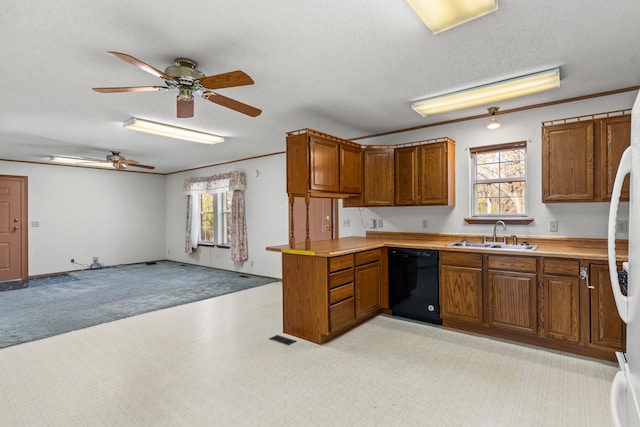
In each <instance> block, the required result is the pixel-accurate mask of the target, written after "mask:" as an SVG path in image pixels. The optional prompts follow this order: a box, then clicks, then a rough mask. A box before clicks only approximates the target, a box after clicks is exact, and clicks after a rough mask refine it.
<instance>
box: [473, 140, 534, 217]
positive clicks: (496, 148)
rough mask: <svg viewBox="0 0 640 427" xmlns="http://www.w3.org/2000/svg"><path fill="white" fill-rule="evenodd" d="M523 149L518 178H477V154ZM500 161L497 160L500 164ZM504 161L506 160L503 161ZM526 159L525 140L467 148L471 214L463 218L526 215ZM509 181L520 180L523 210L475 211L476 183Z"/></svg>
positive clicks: (527, 205)
mask: <svg viewBox="0 0 640 427" xmlns="http://www.w3.org/2000/svg"><path fill="white" fill-rule="evenodd" d="M519 149H524V158H523V160H524V172H523V176H522V177H518V178H514V179H511V178H500V177H498V178H496V179H491V180H482V181H479V180H477V155H478V154H484V153H495V152H503V151H511V150H519ZM500 163H502V162H500V161H499V162H498V164H500ZM505 163H506V162H505ZM528 163H529V162H528V161H527V141H516V142H509V143H502V144H492V145H487V146H481V147H471V148H469V166H470V167H469V169H470V172H469V184H470V185H469V203H470V205H469V211H470V214H471V217H470V218H465V220H467V222H474V221H476V222H477V221H481V220H482V219H483V218H486V219H488V220H491V221H495V220H497V219H502V218H505V219H516V220H521V219H524V218H528V217H527V211H528V207H529V201H528V196H527V176H528V174H527V169H528ZM510 182H522V183H523V186H524V189H523V192H522V198H523V210H524V211H523V212H522V213H517V214H509V213H503V212H498V213H493V214H492V213H477V212H476V208H477V204H476V201H477V194H476V185H479V184H498V183H510Z"/></svg>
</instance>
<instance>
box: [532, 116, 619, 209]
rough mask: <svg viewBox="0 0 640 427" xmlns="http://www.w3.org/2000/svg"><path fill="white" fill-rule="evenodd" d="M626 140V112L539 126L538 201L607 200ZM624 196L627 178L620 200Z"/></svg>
mask: <svg viewBox="0 0 640 427" xmlns="http://www.w3.org/2000/svg"><path fill="white" fill-rule="evenodd" d="M590 117H593V116H590ZM630 143H631V116H630V115H629V114H624V115H613V116H609V117H605V118H599V119H595V118H591V119H588V120H587V119H585V120H578V121H569V122H567V123H561V124H555V125H550V126H543V127H542V201H543V202H544V203H549V202H600V201H607V200H610V199H611V191H612V190H613V182H614V180H615V174H616V171H617V170H618V165H619V164H620V158H621V157H622V153H623V151H624V150H625V149H626V148H627V147H628V146H629V145H630ZM628 197H629V183H628V178H627V180H626V181H625V184H624V187H623V193H622V199H623V200H628Z"/></svg>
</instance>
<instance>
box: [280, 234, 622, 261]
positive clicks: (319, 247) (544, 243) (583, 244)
mask: <svg viewBox="0 0 640 427" xmlns="http://www.w3.org/2000/svg"><path fill="white" fill-rule="evenodd" d="M463 239H465V240H468V241H469V242H481V241H482V236H479V235H475V236H474V235H460V234H421V233H393V232H391V233H385V232H367V236H366V237H343V238H340V239H334V240H323V241H317V242H311V248H310V249H309V250H305V249H304V243H300V244H298V245H296V248H294V249H292V248H290V247H289V245H280V246H269V247H267V250H268V251H275V252H283V253H297V254H302V255H311V256H318V257H333V256H338V255H345V254H349V253H354V252H360V251H366V250H369V249H377V248H382V247H397V248H415V249H432V250H438V251H443V250H446V251H460V252H476V253H486V254H494V253H495V254H500V255H520V256H535V257H555V258H574V259H575V258H579V259H587V260H596V261H606V260H607V241H606V239H593V238H550V237H535V236H526V237H520V238H519V242H523V241H527V242H528V243H529V244H535V245H538V248H537V250H535V251H530V250H518V249H495V248H471V247H460V246H447V245H448V244H450V243H453V242H458V241H460V240H463ZM616 258H617V260H618V261H627V259H628V251H627V241H626V240H619V241H617V242H616Z"/></svg>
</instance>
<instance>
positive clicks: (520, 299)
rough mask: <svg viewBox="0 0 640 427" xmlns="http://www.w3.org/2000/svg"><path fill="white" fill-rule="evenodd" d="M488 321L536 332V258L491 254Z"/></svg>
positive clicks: (510, 327)
mask: <svg viewBox="0 0 640 427" xmlns="http://www.w3.org/2000/svg"><path fill="white" fill-rule="evenodd" d="M487 265H488V268H489V270H488V273H487V283H488V288H489V289H488V302H489V304H488V305H489V310H488V323H489V326H490V327H492V328H498V329H504V330H507V331H512V332H517V333H524V334H530V335H536V334H537V333H538V316H537V279H536V278H537V276H536V259H535V258H533V257H520V256H516V257H513V256H489V257H488V261H487Z"/></svg>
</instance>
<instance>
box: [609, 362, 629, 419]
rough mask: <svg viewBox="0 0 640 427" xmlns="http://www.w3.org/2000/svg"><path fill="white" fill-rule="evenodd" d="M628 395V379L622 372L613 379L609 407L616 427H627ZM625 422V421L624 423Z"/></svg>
mask: <svg viewBox="0 0 640 427" xmlns="http://www.w3.org/2000/svg"><path fill="white" fill-rule="evenodd" d="M626 393H627V377H626V376H625V373H624V372H622V371H618V373H616V376H615V377H613V383H612V384H611V393H610V394H609V405H610V408H611V418H613V425H614V426H615V427H625V425H627V423H626V414H625V404H626V401H625V395H626ZM623 420H624V421H623Z"/></svg>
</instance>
